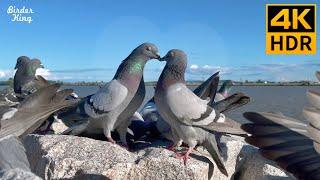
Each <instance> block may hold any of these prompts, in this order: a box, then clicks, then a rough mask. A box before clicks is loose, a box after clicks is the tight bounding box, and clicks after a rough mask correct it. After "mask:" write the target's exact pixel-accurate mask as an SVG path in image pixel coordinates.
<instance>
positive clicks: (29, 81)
mask: <svg viewBox="0 0 320 180" xmlns="http://www.w3.org/2000/svg"><path fill="white" fill-rule="evenodd" d="M39 68H43V65H42V64H41V61H40V60H39V59H30V58H29V57H27V56H20V57H19V58H18V59H17V64H16V66H15V69H16V70H17V71H16V73H15V75H14V79H13V83H14V84H13V88H14V92H15V93H16V95H18V96H19V97H21V98H24V96H26V95H29V94H32V93H34V92H35V91H36V90H38V89H40V88H42V87H46V86H48V85H49V83H48V82H47V81H46V80H45V79H44V78H43V77H41V76H36V71H37V69H39Z"/></svg>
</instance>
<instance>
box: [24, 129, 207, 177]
mask: <svg viewBox="0 0 320 180" xmlns="http://www.w3.org/2000/svg"><path fill="white" fill-rule="evenodd" d="M23 143H24V145H25V147H26V151H27V155H28V159H29V162H30V166H31V169H32V171H33V172H34V173H35V174H37V175H38V176H40V177H42V178H44V179H61V178H67V179H74V178H76V179H77V178H80V177H81V178H83V177H91V178H94V179H100V178H101V179H105V178H108V179H143V178H145V179H207V172H208V163H206V162H201V161H198V160H196V159H191V160H190V161H189V164H188V166H184V165H183V163H182V160H178V159H176V158H174V157H172V156H173V154H174V153H173V152H171V151H168V150H166V149H164V148H154V147H150V148H146V149H143V150H139V151H136V152H129V151H127V150H126V149H124V148H122V147H120V146H119V145H116V144H112V143H109V142H105V141H98V140H93V139H89V138H84V137H75V136H62V135H46V136H39V135H28V136H26V137H25V138H24V139H23Z"/></svg>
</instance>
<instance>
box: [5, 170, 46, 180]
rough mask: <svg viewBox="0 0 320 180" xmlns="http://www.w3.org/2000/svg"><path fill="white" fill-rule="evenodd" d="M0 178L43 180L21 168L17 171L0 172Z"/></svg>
mask: <svg viewBox="0 0 320 180" xmlns="http://www.w3.org/2000/svg"><path fill="white" fill-rule="evenodd" d="M0 177H1V179H2V180H19V179H24V180H41V178H39V177H38V176H36V175H34V174H33V173H32V172H29V171H25V170H22V169H19V168H16V169H6V170H3V171H0Z"/></svg>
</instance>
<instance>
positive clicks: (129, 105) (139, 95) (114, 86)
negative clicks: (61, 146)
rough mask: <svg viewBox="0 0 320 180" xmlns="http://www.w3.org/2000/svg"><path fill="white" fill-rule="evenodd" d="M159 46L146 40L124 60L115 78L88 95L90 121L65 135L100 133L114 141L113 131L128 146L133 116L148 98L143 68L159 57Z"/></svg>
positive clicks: (75, 127)
mask: <svg viewBox="0 0 320 180" xmlns="http://www.w3.org/2000/svg"><path fill="white" fill-rule="evenodd" d="M159 58H160V56H159V54H158V48H157V47H156V46H155V45H154V44H151V43H143V44H141V45H140V46H138V47H137V48H135V49H134V50H133V51H132V52H131V54H130V55H129V56H128V57H127V58H126V59H125V60H123V61H122V63H121V64H120V66H119V68H118V70H117V72H116V74H115V76H114V78H113V79H112V80H111V81H110V82H109V83H108V84H106V85H105V86H104V87H102V88H100V89H99V90H98V91H97V92H96V93H95V94H93V95H90V96H88V97H86V98H85V99H86V100H85V102H84V110H85V113H86V114H87V115H88V116H89V117H90V118H89V119H88V122H86V123H84V124H81V125H78V126H74V127H71V128H70V129H68V130H66V131H65V132H64V133H63V134H71V135H80V134H81V133H89V134H92V133H99V132H103V134H104V135H105V136H106V137H107V139H108V141H110V142H112V143H115V141H114V140H113V138H112V137H111V132H112V131H114V130H116V131H117V132H118V133H119V136H120V141H121V143H122V144H123V145H124V146H125V147H128V144H127V140H126V134H127V128H128V126H129V124H130V118H131V117H132V115H133V114H134V113H135V112H136V111H137V109H138V108H139V107H140V105H141V104H142V102H143V99H144V97H145V85H144V79H143V69H144V66H145V64H146V62H147V61H148V60H150V59H159Z"/></svg>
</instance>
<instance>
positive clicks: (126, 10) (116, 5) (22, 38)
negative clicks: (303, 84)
mask: <svg viewBox="0 0 320 180" xmlns="http://www.w3.org/2000/svg"><path fill="white" fill-rule="evenodd" d="M266 3H316V1H315V0H314V1H312V0H310V1H303V0H300V1H298V0H296V1H293V0H277V1H276V0H270V1H261V0H243V1H234V0H224V1H222V0H219V1H217V0H198V1H195V0H194V1H191V0H190V1H180V0H161V1H155V0H154V1H151V0H130V1H123V0H122V1H115V0H113V1H112V0H90V1H89V0H68V1H64V0H0V42H1V43H0V53H1V57H0V59H1V64H0V79H7V78H8V77H10V76H12V74H13V71H12V69H13V67H14V65H15V62H16V59H17V57H18V56H20V55H27V56H29V57H31V58H34V57H36V58H39V59H41V60H42V62H43V64H44V65H45V67H46V70H44V71H43V73H44V74H45V75H46V76H47V78H49V79H55V80H64V81H80V80H85V81H96V80H103V81H108V80H110V79H111V78H112V77H113V74H114V73H115V71H116V69H117V67H118V65H119V63H120V62H121V60H123V59H124V58H126V57H127V55H128V54H129V53H130V51H131V50H133V49H134V48H135V47H136V46H137V45H139V44H141V43H143V42H152V43H154V44H156V45H157V46H158V48H159V50H160V54H161V55H165V53H166V52H167V51H168V50H170V49H173V48H178V49H182V50H184V51H185V52H186V53H187V55H188V57H189V61H188V64H189V66H188V71H187V75H186V76H187V78H188V79H189V80H196V79H204V78H207V77H208V76H209V75H211V74H212V73H213V72H215V71H217V70H219V71H221V78H222V79H233V80H245V79H249V80H257V79H264V80H276V81H288V80H302V79H310V80H315V78H314V71H315V70H318V69H319V70H320V62H319V60H320V56H319V53H317V55H309V56H305V55H290V56H284V55H272V56H270V55H266V54H265V4H266ZM9 6H15V7H17V8H22V7H23V6H25V7H26V8H32V10H33V11H34V13H33V14H32V15H31V16H32V19H33V21H32V22H31V23H30V24H29V23H27V22H12V21H11V19H12V15H9V14H7V9H8V7H9ZM318 9H319V8H318ZM318 14H319V13H318ZM27 16H29V15H27ZM318 21H319V18H318ZM318 24H319V23H318ZM318 38H319V37H318ZM318 42H319V40H318ZM318 51H319V48H318ZM163 66H164V63H163V62H158V61H156V60H153V61H150V62H148V64H147V66H146V69H145V78H146V80H157V78H158V76H159V74H160V72H161V69H162V68H163Z"/></svg>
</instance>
